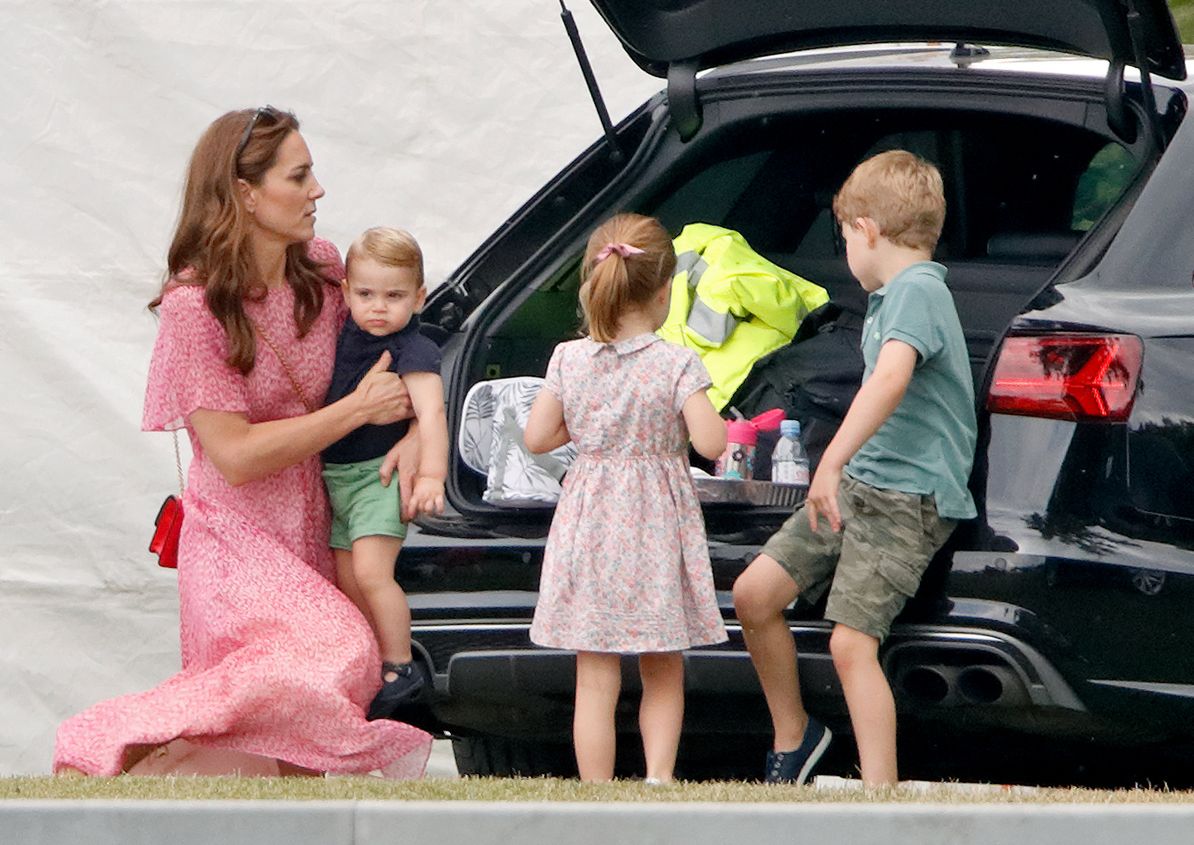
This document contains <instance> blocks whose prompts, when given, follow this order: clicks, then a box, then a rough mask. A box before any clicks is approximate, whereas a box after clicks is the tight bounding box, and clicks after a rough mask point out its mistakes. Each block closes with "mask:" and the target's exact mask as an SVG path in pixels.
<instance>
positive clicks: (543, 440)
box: [522, 388, 572, 455]
mask: <svg viewBox="0 0 1194 845" xmlns="http://www.w3.org/2000/svg"><path fill="white" fill-rule="evenodd" d="M522 440H523V442H524V443H526V446H527V449H529V450H530V451H531V452H532V453H533V454H536V455H541V454H543V453H544V452H550V451H551V450H552V449H558V448H559V447H561V446H563V445H564V444H565V443H567V442H569V441H570V440H572V435H571V434H569V433H568V426H567V425H566V424H565V422H564V403H563V402H561V401H560V399H559V397H558V396H556V395H555V394H554V393H552V392H551V391H550V390H547V389H546V388H544V389H541V390H540V391H539V395H538V396H536V397H535V404H534V405H532V406H531V414H530V416H529V417H528V418H527V427H526V430H525V431H524V432H523V435H522Z"/></svg>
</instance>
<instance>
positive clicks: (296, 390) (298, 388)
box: [249, 320, 315, 414]
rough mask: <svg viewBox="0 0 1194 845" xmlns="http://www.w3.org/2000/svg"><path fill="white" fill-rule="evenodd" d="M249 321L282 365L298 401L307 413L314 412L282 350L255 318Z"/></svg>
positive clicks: (313, 407)
mask: <svg viewBox="0 0 1194 845" xmlns="http://www.w3.org/2000/svg"><path fill="white" fill-rule="evenodd" d="M249 322H251V323H252V324H253V329H254V330H255V331H256V332H257V336H258V337H260V338H261V339H262V340H264V341H265V345H266V346H268V347H269V348H270V349H271V350H272V351H273V353H274V357H275V358H277V359H278V363H279V364H281V365H282V371H283V372H285V373H286V378H288V379H290V386H291V387H293V388H294V393H295V395H296V396H298V398H299V401H301V402H302V403H303V407H304V408H306V409H307V413H309V414H313V413H315V406H314V405H313V404H311V400H309V399H308V398H307V392H306V391H305V390H303V386H302V385H301V384H299V381H298V379H297V378H295V377H294V370H292V369H290V364H288V363H287V362H286V359H285V358H284V357H282V351H281V350H280V349H278V347H276V346H274V342H273V341H272V340H270V339H269V335H267V334H266V333H265V332H264V331H262V329H261V326H259V325H257V321H256V320H250V321H249Z"/></svg>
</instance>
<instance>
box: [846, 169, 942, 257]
mask: <svg viewBox="0 0 1194 845" xmlns="http://www.w3.org/2000/svg"><path fill="white" fill-rule="evenodd" d="M833 214H834V217H836V218H837V220H838V221H839V222H840V223H841V224H842V225H843V226H847V225H850V224H851V223H852V222H853V221H854V220H856V219H858V218H859V217H869V218H871V219H872V220H874V221H875V222H876V223H877V224H878V225H879V232H880V234H882V235H883V237H885V238H887V239H888V240H889V241H891V242H892V243H894V244H897V245H898V246H903V247H909V248H912V249H925V250H928V251H929V252H932V251H933V249H934V248H935V247H936V246H937V240H938V239H939V238H940V237H941V227H942V225H943V224H944V223H945V189H944V187H943V186H942V184H941V172H940V171H939V170H937V168H936V167H934V166H933V165H932V164H930V163H929V162H927V161H925V160H924V159H923V158H921V157H920V156H918V155H914V154H912V153H910V152H908V151H907V150H889V151H888V152H885V153H879V154H878V155H875V156H872V157H870V158H868V159H867V160H866V161H864V162H862V163H861V164H859V165H858V166H857V167H855V168H854V172H853V173H851V174H850V178H848V179H847V180H846V183H845V184H844V185H842V188H841V190H840V191H838V192H837V196H836V197H834V198H833Z"/></svg>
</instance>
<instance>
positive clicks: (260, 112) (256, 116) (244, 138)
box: [232, 106, 282, 162]
mask: <svg viewBox="0 0 1194 845" xmlns="http://www.w3.org/2000/svg"><path fill="white" fill-rule="evenodd" d="M263 117H268V118H269V119H270V120H272V121H274V122H277V121H278V120H280V119H281V117H282V113H281V112H279V111H278V110H277V109H276V108H274V107H273V106H262V107H261V108H259V109H257V111H255V112H253V116H252V117H251V118H249V122H248V123H247V124H245V131H244V134H242V135H241V136H240V143H239V144H237V145H236V152H235V153H234V154H233V156H232V160H233V161H234V162H235V161H239V160H240V154H241V153H243V152H244V151H245V147H247V146H249V138H250V136H252V134H253V127H255V126H256V125H257V121H259V120H261V118H263Z"/></svg>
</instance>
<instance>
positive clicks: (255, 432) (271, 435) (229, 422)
mask: <svg viewBox="0 0 1194 845" xmlns="http://www.w3.org/2000/svg"><path fill="white" fill-rule="evenodd" d="M389 365H390V353H389V352H384V353H382V356H381V358H379V359H378V361H377V363H376V364H374V365H373V366H372V367H371V368H370V369H369V372H368V373H366V374H365V377H364V378H363V379H361V383H360V384H359V385H357V388H356V390H354V391H353V392H352V393H350V394H348V395H347V396H345V397H344V398H343V399H341V400H339V401H338V402H334V403H332V404H331V405H328V406H327V407H325V408H320V409H319V410H318V411H315V412H313V413H310V414H303V415H301V416H297V417H289V418H287V419H282V420H271V421H269V422H261V423H250V422H249V421H248V419H247V418H246V417H245V415H244V414H239V413H231V412H228V411H210V410H206V409H203V408H200V409H198V410H196V411H193V412H192V413H191V415H190V417H189V421H190V424H191V427H192V428H193V429H194V430H195V434H196V436H198V438H199V443H200V445H201V446H202V447H203V451H204V452H205V453H207V456H208V457H209V458H210V459H211V462H212V463H213V464H214V465H215V467H216V469H217V470H219V471H220V474H221V475H222V476H224V480H225V481H227V482H228V483H229V484H232V485H234V486H235V485H240V484H245V483H247V482H250V481H256V480H258V479H261V478H265V477H266V476H268V475H272V474H274V473H275V472H278V471H280V470H283V469H285V468H286V467H289V466H293V465H294V464H297V463H299V462H300V461H304V460H306V459H307V458H309V457H311V456H312V455H316V454H319V452H321V451H322V450H324V449H325V448H327V447H328V446H330V445H331V444H333V443H335V442H336V441H337V440H339V439H340V438H341V437H343V436H344V435H346V434H348V433H349V432H350V431H353V430H354V429H357V428H359V427H360V426H362V425H365V424H366V423H373V424H374V425H384V424H386V423H391V422H395V421H396V420H400V419H406V418H407V417H409V416H410V414H411V403H410V396H409V395H408V393H407V390H406V387H405V386H404V385H403V384H402V380H401V379H400V378H398V377H397V376H396V375H394V374H393V373H387V372H386V368H387V367H389Z"/></svg>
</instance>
